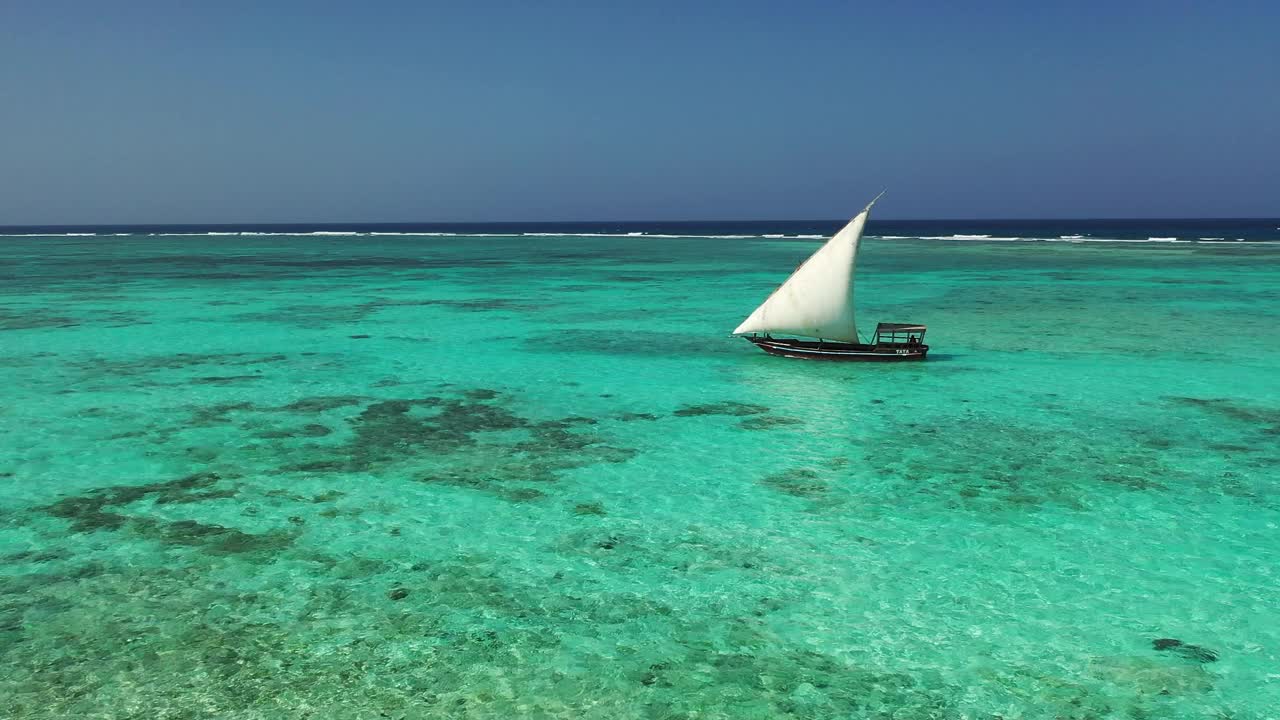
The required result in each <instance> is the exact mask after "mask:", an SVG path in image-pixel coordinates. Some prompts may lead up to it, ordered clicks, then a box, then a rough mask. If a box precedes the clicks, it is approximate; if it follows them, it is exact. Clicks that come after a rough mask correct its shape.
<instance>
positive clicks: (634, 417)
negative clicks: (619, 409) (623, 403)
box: [618, 412, 658, 422]
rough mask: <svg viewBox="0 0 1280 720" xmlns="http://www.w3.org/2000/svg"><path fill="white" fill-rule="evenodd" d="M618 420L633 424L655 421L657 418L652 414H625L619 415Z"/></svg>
mask: <svg viewBox="0 0 1280 720" xmlns="http://www.w3.org/2000/svg"><path fill="white" fill-rule="evenodd" d="M618 419H619V420H621V421H623V422H635V421H636V420H657V419H658V416H657V415H654V414H653V413H636V412H625V413H622V414H621V415H619V416H618Z"/></svg>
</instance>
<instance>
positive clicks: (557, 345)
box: [521, 329, 748, 359]
mask: <svg viewBox="0 0 1280 720" xmlns="http://www.w3.org/2000/svg"><path fill="white" fill-rule="evenodd" d="M744 345H745V343H744ZM521 347H522V349H523V350H524V351H525V352H534V353H554V354H557V355H560V354H579V353H588V354H602V355H623V356H645V357H660V358H663V359H670V358H678V357H691V356H697V357H705V356H732V355H740V354H742V353H745V352H746V351H747V350H748V348H745V347H743V348H739V347H738V345H737V343H729V342H710V343H709V342H707V337H706V336H705V335H698V334H695V333H653V332H641V331H638V330H631V331H627V330H610V331H609V332H607V333H606V332H600V331H598V330H573V329H565V330H560V331H557V332H553V333H545V334H541V335H531V336H525V337H524V338H523V342H522V343H521Z"/></svg>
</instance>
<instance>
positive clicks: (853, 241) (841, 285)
mask: <svg viewBox="0 0 1280 720" xmlns="http://www.w3.org/2000/svg"><path fill="white" fill-rule="evenodd" d="M880 194H881V195H883V194H884V193H880ZM879 199H880V197H879V196H876V200H879ZM876 200H872V201H871V203H870V204H869V205H867V207H866V209H865V210H863V211H862V212H860V213H858V216H857V217H855V218H854V219H853V220H850V221H849V224H848V225H845V226H844V228H843V229H842V230H840V232H838V233H836V234H835V235H833V236H832V237H831V239H830V240H828V241H827V242H826V244H825V245H823V246H822V247H820V248H818V251H817V252H815V253H814V254H813V255H810V256H809V259H808V260H805V261H804V263H803V264H801V265H800V267H798V268H796V271H795V272H793V273H791V277H789V278H787V280H786V282H784V283H782V285H780V286H778V289H777V290H774V291H773V294H772V295H770V296H769V298H768V299H767V300H765V301H764V302H763V303H761V305H760V307H758V308H756V310H755V312H753V313H751V315H750V316H749V317H748V318H747V319H746V320H744V321H743V322H742V324H741V325H739V326H738V328H737V329H736V330H734V331H733V334H734V335H744V334H746V333H780V334H783V335H799V336H801V337H813V338H823V339H827V340H838V341H841V342H851V343H856V342H861V341H860V340H859V339H858V328H857V325H856V323H855V322H854V319H853V269H854V265H855V264H856V263H857V260H858V243H859V241H861V240H862V228H863V226H864V225H866V224H867V215H868V214H870V213H871V206H872V205H875V204H876Z"/></svg>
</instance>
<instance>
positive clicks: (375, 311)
mask: <svg viewBox="0 0 1280 720" xmlns="http://www.w3.org/2000/svg"><path fill="white" fill-rule="evenodd" d="M816 243H817V241H815V240H803V239H801V240H797V239H788V240H776V239H762V238H754V239H741V238H739V239H724V238H719V239H718V238H645V239H643V240H640V239H636V238H608V237H557V238H549V237H538V238H530V237H516V238H504V237H483V238H479V237H431V238H425V237H403V236H401V237H361V238H358V239H353V238H349V237H348V238H342V237H334V238H326V237H287V236H274V237H229V238H218V239H215V240H210V239H209V238H191V237H133V238H126V239H120V238H101V237H97V238H76V237H63V238H8V239H5V241H4V243H3V245H0V260H2V261H3V265H2V266H0V275H3V276H4V278H5V282H4V283H3V285H0V294H2V299H0V380H3V383H2V384H0V431H2V432H3V435H2V437H3V440H2V441H0V442H2V443H3V444H2V445H0V520H2V522H0V556H2V557H3V563H2V564H0V654H2V655H3V667H4V668H5V672H3V673H0V715H2V716H4V717H6V718H65V717H86V718H117V717H119V718H124V717H136V718H197V717H220V718H284V717H288V718H295V717H297V718H300V717H315V718H377V717H391V718H509V717H538V718H655V719H657V718H694V717H696V718H777V717H797V718H895V719H899V720H901V719H915V718H956V719H959V718H997V717H998V718H1006V719H1012V718H1080V719H1083V718H1215V719H1217V718H1236V719H1238V720H1239V719H1253V718H1258V719H1260V718H1270V717H1276V709H1277V708H1280V591H1278V590H1277V587H1278V586H1280V562H1278V561H1280V540H1278V532H1280V488H1278V486H1277V482H1276V478H1277V474H1278V471H1280V333H1277V332H1275V327H1276V323H1277V320H1280V272H1277V270H1278V269H1280V249H1278V248H1275V247H1270V246H1222V245H1194V246H1191V245H1185V246H1184V245H1158V244H1152V245H1111V244H1105V243H1095V244H1087V245H1085V244H1080V245H1073V244H1066V243H1064V244H1059V245H1049V244H1034V245H1033V244H1016V243H982V242H946V241H927V240H871V241H868V242H867V244H866V246H865V248H864V250H863V255H862V258H861V261H860V276H859V286H858V292H859V313H860V317H861V318H863V323H864V325H865V329H870V328H871V327H872V326H873V324H874V323H875V322H876V321H879V320H883V321H907V322H920V323H927V324H928V325H929V326H930V330H929V337H928V340H929V343H930V344H931V346H932V347H933V351H932V353H931V355H930V359H929V360H928V361H927V362H925V363H922V364H911V365H900V366H883V365H862V364H823V363H807V362H802V361H792V360H784V359H778V358H772V357H769V356H766V355H764V354H763V353H760V352H759V351H757V350H755V349H754V348H752V347H751V346H750V345H749V344H748V343H745V342H743V341H741V340H737V339H733V338H729V337H727V336H726V335H727V332H728V331H729V330H730V329H732V328H733V327H734V326H735V325H736V324H737V323H738V322H739V321H740V320H741V319H742V317H743V316H745V315H746V314H747V313H748V312H750V310H751V309H752V308H754V307H755V306H756V304H758V303H759V302H760V300H762V299H763V298H764V296H765V295H767V294H768V292H769V291H770V290H772V288H773V287H774V285H775V284H776V283H777V282H779V281H780V280H781V279H782V278H783V277H784V276H785V274H786V272H787V270H789V269H790V268H792V267H794V266H795V264H796V263H797V262H799V261H800V260H801V259H803V257H804V256H805V255H807V253H808V252H810V251H812V249H814V247H815V246H816ZM1157 640H1160V641H1162V642H1155V641H1157ZM1175 641H1176V642H1175Z"/></svg>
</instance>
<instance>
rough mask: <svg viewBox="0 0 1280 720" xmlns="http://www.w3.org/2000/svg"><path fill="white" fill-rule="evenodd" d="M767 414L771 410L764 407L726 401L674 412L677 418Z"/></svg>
mask: <svg viewBox="0 0 1280 720" xmlns="http://www.w3.org/2000/svg"><path fill="white" fill-rule="evenodd" d="M767 412H769V408H767V407H765V406H764V405H751V404H749V403H740V402H733V401H724V402H717V403H706V404H702V405H686V406H684V407H682V408H679V409H678V410H676V411H675V412H673V413H672V415H675V416H676V417H697V416H700V415H732V416H736V417H741V416H745V415H760V414H762V413H767Z"/></svg>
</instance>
